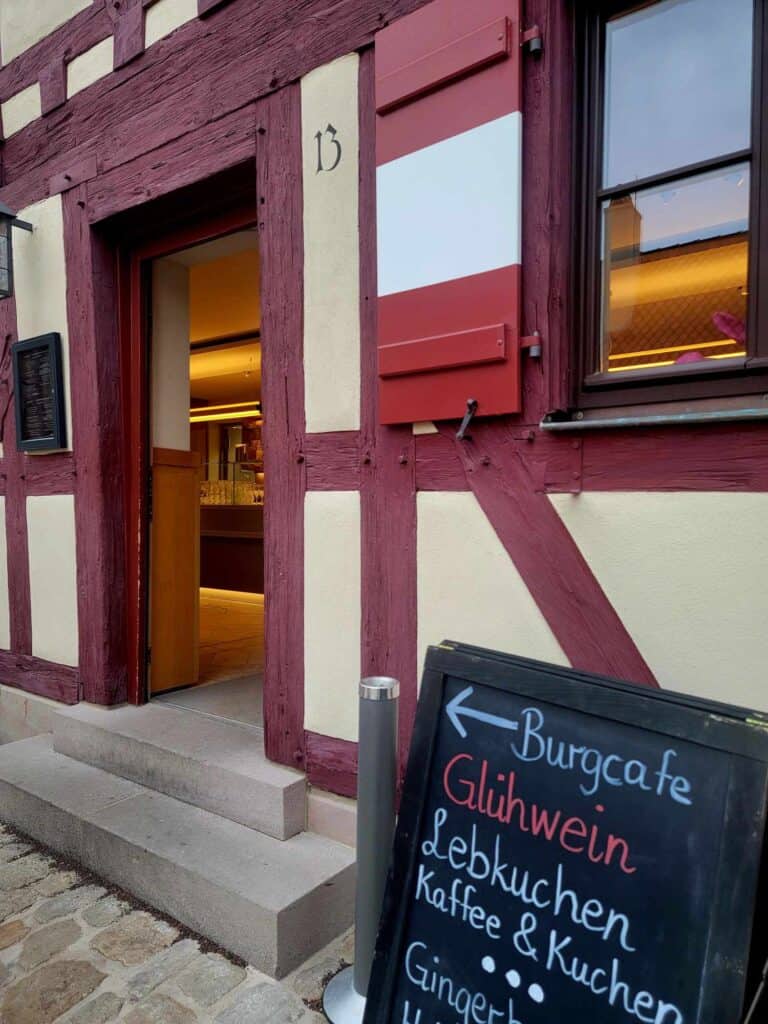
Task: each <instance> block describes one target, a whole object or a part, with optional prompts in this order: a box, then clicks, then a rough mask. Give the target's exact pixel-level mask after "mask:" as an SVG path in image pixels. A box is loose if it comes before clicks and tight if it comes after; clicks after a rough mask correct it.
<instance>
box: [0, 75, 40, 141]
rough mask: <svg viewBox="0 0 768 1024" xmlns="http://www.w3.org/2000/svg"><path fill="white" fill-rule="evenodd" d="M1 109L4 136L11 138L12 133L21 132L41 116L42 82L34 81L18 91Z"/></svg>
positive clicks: (0, 106)
mask: <svg viewBox="0 0 768 1024" xmlns="http://www.w3.org/2000/svg"><path fill="white" fill-rule="evenodd" d="M0 109H1V110H2V115H3V137H4V138H6V139H9V138H10V137H11V135H15V134H16V132H20V131H21V129H22V128H26V127H27V125H28V124H31V123H32V122H33V121H36V120H37V118H38V117H40V116H41V114H42V98H41V96H40V83H39V82H34V83H33V84H32V85H29V86H27V88H26V89H22V90H21V92H17V93H16V95H15V96H11V98H10V99H8V100H6V101H5V103H3V104H1V105H0Z"/></svg>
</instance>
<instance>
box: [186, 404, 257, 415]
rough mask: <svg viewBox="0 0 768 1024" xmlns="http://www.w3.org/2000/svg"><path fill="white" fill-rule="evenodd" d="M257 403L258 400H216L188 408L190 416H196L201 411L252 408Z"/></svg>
mask: <svg viewBox="0 0 768 1024" xmlns="http://www.w3.org/2000/svg"><path fill="white" fill-rule="evenodd" d="M254 404H255V405H256V406H258V405H259V403H258V402H256V403H254V402H217V403H216V404H215V405H197V406H195V407H194V409H190V410H189V414H190V416H196V415H197V414H198V413H201V412H223V411H224V410H225V409H252V408H253V407H254Z"/></svg>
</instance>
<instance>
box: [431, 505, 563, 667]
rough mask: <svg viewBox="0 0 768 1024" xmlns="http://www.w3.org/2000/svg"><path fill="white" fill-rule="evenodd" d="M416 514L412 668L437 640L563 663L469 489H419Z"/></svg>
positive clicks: (503, 549)
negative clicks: (415, 646)
mask: <svg viewBox="0 0 768 1024" xmlns="http://www.w3.org/2000/svg"><path fill="white" fill-rule="evenodd" d="M417 515H418V526H417V541H416V543H417V571H418V577H417V580H418V584H417V585H418V659H419V661H418V668H419V675H420V674H421V669H422V666H423V664H424V656H425V654H426V650H427V647H428V646H429V645H430V644H438V643H440V641H441V640H459V641H464V642H465V643H471V644H479V645H480V646H481V647H492V648H494V649H496V650H501V651H508V652H510V653H512V654H520V655H523V656H524V657H529V658H540V659H542V660H543V661H551V662H555V663H557V664H559V665H568V664H569V662H568V659H567V658H566V656H565V654H564V653H563V650H562V648H561V647H560V644H559V643H558V642H557V640H556V638H555V636H554V634H553V633H552V630H551V629H550V628H549V625H548V624H547V622H546V620H545V619H544V617H543V615H542V614H541V612H540V611H539V609H538V606H537V605H536V602H535V601H534V600H533V598H532V597H531V594H530V591H529V590H528V588H527V587H526V585H525V583H524V582H523V580H522V578H521V576H520V574H519V573H518V571H517V569H516V568H515V566H514V564H513V563H512V561H511V559H510V558H509V555H508V554H507V552H506V550H505V548H504V546H503V545H502V543H501V541H500V540H499V538H498V537H497V536H496V533H495V531H494V529H493V527H492V526H491V524H490V522H489V521H488V518H487V517H486V515H485V513H484V512H483V510H482V508H481V507H480V505H479V504H478V501H477V499H476V498H475V496H474V494H472V493H471V492H469V491H453V492H447V491H446V492H444V491H422V492H420V493H419V494H418V496H417Z"/></svg>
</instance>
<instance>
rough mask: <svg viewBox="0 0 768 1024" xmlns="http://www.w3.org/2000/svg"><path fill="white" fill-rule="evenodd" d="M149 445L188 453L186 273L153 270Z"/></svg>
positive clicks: (158, 264)
mask: <svg viewBox="0 0 768 1024" xmlns="http://www.w3.org/2000/svg"><path fill="white" fill-rule="evenodd" d="M152 444H153V445H154V447H155V448H175V449H177V450H178V451H184V452H186V451H189V270H188V268H187V267H185V266H182V265H181V264H180V263H175V262H173V261H172V260H155V263H154V265H153V267H152Z"/></svg>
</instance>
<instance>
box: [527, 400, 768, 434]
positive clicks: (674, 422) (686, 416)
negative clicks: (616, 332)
mask: <svg viewBox="0 0 768 1024" xmlns="http://www.w3.org/2000/svg"><path fill="white" fill-rule="evenodd" d="M751 420H768V395H751V396H748V397H746V398H744V399H736V400H734V401H728V400H725V399H720V400H710V401H707V400H702V401H698V402H667V403H663V404H662V403H659V404H656V405H645V406H641V405H638V406H632V407H622V408H604V409H585V410H584V411H576V412H572V413H569V414H567V415H566V414H559V413H549V414H548V415H547V416H545V417H544V419H543V420H542V421H541V424H540V427H541V429H542V430H547V431H551V432H553V433H557V432H566V431H580V430H609V429H614V430H616V429H620V428H626V427H660V426H689V425H690V424H695V423H730V422H735V421H742V422H748V421H751Z"/></svg>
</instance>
